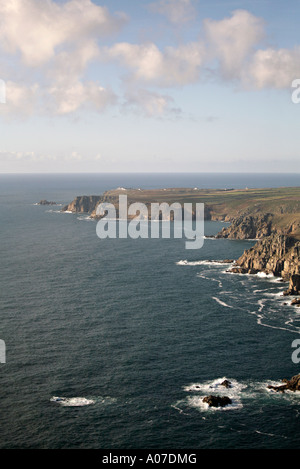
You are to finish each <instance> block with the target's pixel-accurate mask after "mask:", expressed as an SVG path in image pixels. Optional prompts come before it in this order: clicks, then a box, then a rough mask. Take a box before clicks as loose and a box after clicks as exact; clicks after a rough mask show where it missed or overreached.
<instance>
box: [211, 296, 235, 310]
mask: <svg viewBox="0 0 300 469" xmlns="http://www.w3.org/2000/svg"><path fill="white" fill-rule="evenodd" d="M212 299H213V300H215V301H216V302H217V303H219V304H220V305H221V306H225V308H233V306H230V305H228V304H227V303H225V302H224V301H222V300H220V299H219V298H216V297H215V296H212Z"/></svg>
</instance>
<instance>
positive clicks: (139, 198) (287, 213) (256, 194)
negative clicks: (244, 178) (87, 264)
mask: <svg viewBox="0 0 300 469" xmlns="http://www.w3.org/2000/svg"><path fill="white" fill-rule="evenodd" d="M124 194H126V195H127V197H128V204H131V203H134V202H143V203H145V204H146V205H150V204H151V203H154V202H159V203H162V202H167V203H169V204H172V203H173V202H179V203H181V204H184V203H188V202H189V203H195V204H196V203H197V202H198V203H204V204H205V217H206V219H210V220H223V221H231V222H233V223H234V222H235V221H237V220H239V219H240V220H241V222H244V221H245V219H246V217H252V218H251V220H252V221H251V223H254V224H255V220H259V223H260V224H263V223H264V220H262V218H264V216H266V215H267V217H266V218H267V219H268V221H269V223H270V230H271V231H274V230H275V231H278V232H279V233H283V234H288V235H289V236H293V237H295V238H297V239H300V187H282V188H275V189H268V188H267V189H227V190H222V189H219V190H215V189H196V188H195V189H186V188H168V189H158V190H156V189H153V190H141V189H122V188H120V189H116V190H111V191H107V192H105V193H104V194H103V196H102V197H101V200H102V201H109V202H111V203H114V204H115V205H116V206H117V204H118V197H119V195H124ZM94 214H95V212H94ZM233 229H234V226H233ZM228 237H231V236H230V235H229V236H228ZM232 237H234V235H232Z"/></svg>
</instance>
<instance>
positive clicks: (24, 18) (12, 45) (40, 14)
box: [0, 0, 124, 66]
mask: <svg viewBox="0 0 300 469" xmlns="http://www.w3.org/2000/svg"><path fill="white" fill-rule="evenodd" d="M0 18H1V19H0V42H1V47H2V48H3V49H4V50H5V51H6V52H9V53H17V52H19V53H20V54H21V57H22V60H23V61H24V63H25V64H26V65H29V66H40V65H42V64H45V63H47V62H48V61H49V60H51V59H52V58H53V57H54V56H55V51H56V49H57V48H58V47H59V46H61V45H66V44H74V42H76V43H80V42H81V41H83V40H86V39H90V38H91V37H99V36H101V35H104V34H109V33H112V32H115V31H116V30H118V29H119V28H120V27H121V26H122V24H123V23H124V16H123V17H122V16H119V17H113V16H112V15H111V14H110V13H109V12H108V10H107V8H105V7H100V6H98V5H95V4H94V3H93V2H92V1H91V0H70V1H68V2H67V3H62V4H58V3H56V2H54V1H53V0H48V1H40V0H8V1H5V2H4V1H3V2H1V3H0Z"/></svg>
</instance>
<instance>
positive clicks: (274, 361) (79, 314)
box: [0, 174, 300, 450]
mask: <svg viewBox="0 0 300 469" xmlns="http://www.w3.org/2000/svg"><path fill="white" fill-rule="evenodd" d="M296 185H297V186H299V185H300V178H299V175H266V174H265V175H254V174H252V175H251V174H249V175H246V174H245V175H237V174H224V175H220V174H209V175H197V174H183V175H180V174H175V175H172V174H158V175H154V174H149V175H145V174H144V175H139V174H132V175H130V174H124V175H121V174H107V175H105V174H104V175H1V176H0V220H1V225H0V226H1V228H0V233H1V248H0V249H1V270H0V278H1V280H0V285H1V291H0V319H1V320H0V339H2V340H4V341H5V343H6V363H5V364H1V365H0V447H1V448H50V449H55V448H86V449H89V448H96V449H131V448H134V449H139V448H143V449H151V448H156V449H166V448H167V449H172V448H173V449H178V450H180V449H187V448H189V449H191V448H193V449H223V448H226V449H231V448H234V449H239V448H250V449H254V448H270V449H272V448H282V449H283V448H299V446H300V430H299V423H300V396H299V395H297V394H289V393H286V394H277V393H274V392H271V391H270V390H268V388H267V385H268V384H270V383H278V382H280V380H281V379H282V378H290V377H291V376H293V375H294V374H296V373H299V364H298V365H297V364H295V363H294V362H293V361H292V358H291V357H292V352H293V350H294V349H293V348H292V342H293V341H294V340H295V339H298V338H300V337H299V333H300V310H299V308H298V310H297V308H295V307H291V306H289V305H284V298H283V297H281V296H280V294H281V293H282V291H283V290H284V289H285V288H286V285H285V284H283V283H280V282H278V281H276V279H274V278H267V277H261V276H243V275H233V274H229V273H228V272H226V270H227V268H228V265H225V264H222V263H220V264H218V263H214V262H211V261H212V260H222V259H228V258H231V259H236V258H237V257H239V256H240V255H241V254H242V252H243V251H244V249H247V248H249V247H250V246H252V245H253V242H251V241H233V240H225V239H223V240H222V239H220V240H213V239H205V241H204V246H203V247H202V248H201V249H200V250H192V251H191V250H186V249H185V242H184V239H172V238H171V239H155V240H153V239H148V240H145V239H137V240H133V239H130V238H128V239H123V240H120V239H107V240H100V239H99V238H98V237H97V236H96V222H94V221H91V220H89V219H88V218H87V217H86V216H84V215H76V214H65V213H64V214H63V213H60V207H56V206H50V207H49V206H37V205H35V204H36V203H37V202H38V201H39V200H41V199H48V200H54V201H56V202H58V203H61V204H65V203H69V202H70V201H71V200H72V199H73V198H74V197H75V196H76V195H83V194H86V195H88V194H100V193H101V192H103V191H104V190H107V189H113V188H116V187H118V186H123V187H141V188H158V187H199V188H201V187H215V188H225V187H227V188H231V187H237V188H238V187H246V186H247V187H278V186H296ZM223 226H224V224H222V223H218V222H206V224H205V233H206V235H210V234H214V233H216V232H218V231H219V230H220V229H221V228H222V227H223ZM224 378H227V379H228V380H230V381H231V382H232V385H233V387H232V388H231V389H229V390H226V389H224V388H222V387H220V382H221V380H223V379H224ZM208 393H210V394H216V393H217V394H221V393H223V394H224V393H225V394H226V395H229V396H230V397H231V398H232V405H231V406H229V407H227V408H224V409H223V410H220V409H217V410H208V409H207V408H206V407H205V406H204V405H203V402H202V399H203V397H204V396H205V395H207V394H208ZM54 396H56V397H64V398H67V399H69V400H67V401H60V402H53V401H52V398H53V397H54ZM80 398H81V399H86V400H88V401H82V400H80ZM89 400H92V401H93V404H91V405H80V406H77V405H76V404H78V403H79V404H80V403H81V404H83V403H88V402H89Z"/></svg>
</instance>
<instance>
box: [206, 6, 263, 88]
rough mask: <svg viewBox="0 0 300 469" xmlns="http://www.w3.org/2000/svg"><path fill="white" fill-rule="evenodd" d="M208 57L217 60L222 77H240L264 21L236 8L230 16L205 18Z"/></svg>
mask: <svg viewBox="0 0 300 469" xmlns="http://www.w3.org/2000/svg"><path fill="white" fill-rule="evenodd" d="M204 28H205V34H206V39H207V44H208V47H209V50H210V54H211V58H212V59H217V60H218V61H219V64H220V71H221V75H222V76H223V77H225V78H229V79H232V78H239V77H240V74H241V71H242V69H243V66H244V64H245V61H247V60H248V59H249V57H250V56H251V54H252V53H253V52H254V50H255V47H256V46H257V45H258V44H259V43H260V42H261V40H262V39H263V37H264V22H263V20H262V19H261V18H257V17H256V16H254V15H252V14H251V13H249V12H248V11H246V10H236V11H234V12H233V13H232V16H231V17H230V18H224V19H222V20H219V21H214V20H211V19H206V20H205V21H204Z"/></svg>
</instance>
